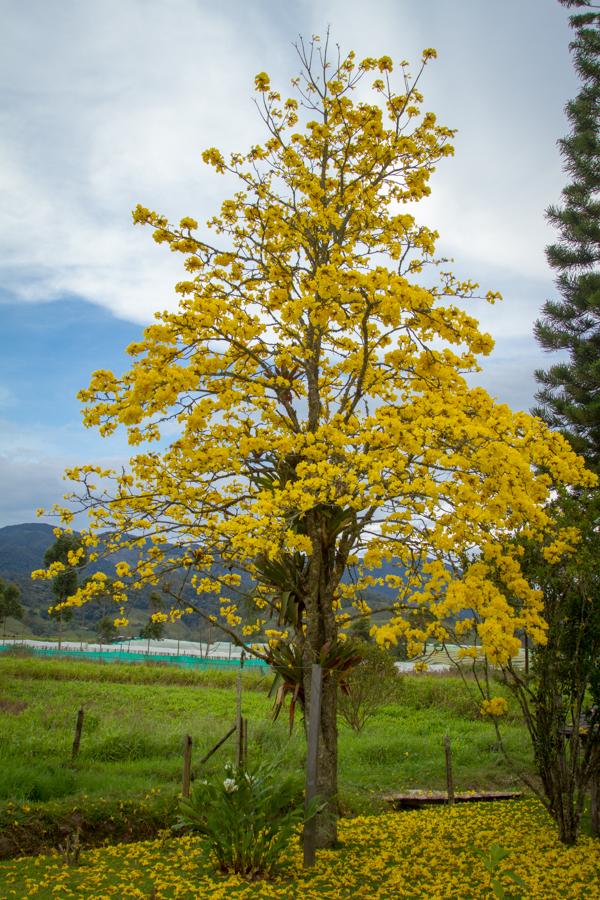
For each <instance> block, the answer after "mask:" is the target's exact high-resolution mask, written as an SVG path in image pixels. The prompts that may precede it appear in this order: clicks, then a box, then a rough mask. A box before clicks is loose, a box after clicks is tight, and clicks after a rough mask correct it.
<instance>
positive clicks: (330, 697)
mask: <svg viewBox="0 0 600 900" xmlns="http://www.w3.org/2000/svg"><path fill="white" fill-rule="evenodd" d="M310 674H311V673H310V667H306V666H305V673H304V691H305V697H306V709H305V719H304V720H305V724H306V722H308V717H309V712H310V685H309V682H310ZM337 738H338V734H337V685H336V680H335V678H332V677H331V676H328V675H327V673H326V672H325V671H324V672H323V689H322V693H321V722H320V728H319V747H318V753H317V796H318V800H319V806H322V805H324V808H323V809H322V810H321V811H320V812H319V813H318V814H317V816H316V846H317V848H320V849H323V848H325V847H332V846H333V845H334V844H335V843H336V841H337V817H338V804H337Z"/></svg>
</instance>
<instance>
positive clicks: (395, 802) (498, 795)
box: [383, 791, 522, 809]
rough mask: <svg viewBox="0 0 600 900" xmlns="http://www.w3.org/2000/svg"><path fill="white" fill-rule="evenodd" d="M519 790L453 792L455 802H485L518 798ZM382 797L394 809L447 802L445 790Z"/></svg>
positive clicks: (409, 792)
mask: <svg viewBox="0 0 600 900" xmlns="http://www.w3.org/2000/svg"><path fill="white" fill-rule="evenodd" d="M521 796H522V794H521V792H520V791H464V792H458V793H456V794H454V802H455V803H485V802H491V801H496V800H518V799H519V797H521ZM383 799H384V800H385V802H386V803H389V804H390V805H391V806H393V808H394V809H422V808H423V807H425V806H435V805H441V804H443V803H448V794H447V793H446V791H408V792H407V793H406V794H386V795H385V796H384V797H383Z"/></svg>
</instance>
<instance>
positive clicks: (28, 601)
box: [0, 522, 403, 634]
mask: <svg viewBox="0 0 600 900" xmlns="http://www.w3.org/2000/svg"><path fill="white" fill-rule="evenodd" d="M54 540H55V537H54V530H53V526H52V525H46V524H43V523H39V522H28V523H25V524H23V525H7V526H5V527H4V528H0V577H2V578H5V579H7V580H9V581H13V582H15V583H16V584H17V585H18V586H19V588H20V590H21V603H22V604H23V606H24V607H25V609H26V612H27V615H26V619H25V623H26V625H27V627H28V628H30V629H31V631H32V633H33V634H46V633H53V632H54V631H55V629H56V626H55V623H54V622H53V621H52V620H50V619H49V617H48V612H47V610H48V607H49V606H51V604H52V602H53V595H52V590H51V586H50V583H49V582H47V581H32V580H31V577H30V576H31V572H32V571H33V570H34V569H41V568H44V554H45V552H46V550H47V549H48V547H50V545H51V544H53V543H54ZM137 558H138V554H137V551H136V550H132V549H127V548H125V549H123V550H122V551H121V552H120V553H118V554H114V555H113V556H112V557H111V559H110V560H98V561H96V562H94V563H92V564H90V565H89V566H87V567H86V569H85V573H84V577H85V576H87V575H90V574H92V573H93V572H98V571H103V572H105V573H106V574H107V575H114V565H115V563H116V562H118V561H120V560H125V561H127V562H128V563H130V565H132V566H135V564H136V562H137ZM220 568H221V567H220V566H216V569H217V570H219V569H220ZM371 574H372V575H373V576H375V577H377V576H379V577H382V576H385V575H388V574H394V575H402V574H403V569H402V567H399V566H397V565H394V564H393V563H385V564H384V565H383V566H382V567H381V569H379V570H376V571H373V572H371ZM172 580H176V576H173V578H172ZM344 580H345V581H350V580H351V576H350V574H347V575H346V577H345V579H344ZM251 586H252V585H251V582H250V580H249V579H248V577H247V576H246V577H245V578H244V580H243V588H244V589H246V590H250V589H251ZM152 590H153V588H152V587H151V586H148V587H146V588H144V589H142V590H141V591H139V592H132V593H131V596H130V603H129V609H130V613H132V614H133V616H134V618H136V620H138V621H139V622H144V621H146V620H147V616H148V601H149V596H150V593H151V591H152ZM186 591H189V596H190V599H191V598H192V597H193V589H192V588H190V587H189V586H188V587H187V588H186ZM395 595H396V591H394V590H392V589H391V588H388V587H387V586H385V585H384V586H383V587H377V588H371V589H369V590H367V591H365V599H366V600H367V602H368V603H369V604H370V605H371V607H372V608H373V610H374V611H376V610H377V609H378V608H379V607H381V606H385V605H387V604H389V603H390V601H391V600H392V599H393V598H394V596H395ZM204 602H205V604H206V606H207V611H209V610H208V607H213V608H212V609H210V612H215V613H216V612H217V611H218V605H219V604H218V601H217V598H216V597H214V598H209V597H206V598H205V601H204ZM105 614H106V610H102V609H101V608H95V606H94V604H92V605H91V606H90V607H89V608H88V607H86V608H84V609H83V610H82V611H81V613H79V612H78V613H77V616H78V617H79V618H81V619H82V621H83V622H87V623H88V624H87V626H86V627H90V628H93V626H94V622H95V621H96V620H97V619H99V618H101V617H102V615H105ZM186 621H187V620H186Z"/></svg>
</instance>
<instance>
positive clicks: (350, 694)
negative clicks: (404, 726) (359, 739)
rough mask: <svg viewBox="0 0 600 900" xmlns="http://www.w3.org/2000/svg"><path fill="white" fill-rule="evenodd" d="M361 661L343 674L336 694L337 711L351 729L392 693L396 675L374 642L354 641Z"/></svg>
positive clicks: (384, 652) (359, 727)
mask: <svg viewBox="0 0 600 900" xmlns="http://www.w3.org/2000/svg"><path fill="white" fill-rule="evenodd" d="M357 649H358V652H359V653H360V655H361V661H360V662H359V664H358V665H357V666H355V667H354V668H353V669H351V671H350V672H349V673H348V675H347V676H346V679H345V681H344V685H343V688H340V693H339V697H338V713H339V715H340V716H341V718H342V719H343V720H344V721H345V722H347V723H348V725H350V727H351V728H353V729H354V731H361V730H362V728H363V727H364V724H365V722H366V721H367V719H369V718H370V717H371V716H373V715H374V714H375V713H376V712H377V710H378V709H379V708H380V707H381V706H384V705H385V704H386V703H389V702H390V701H391V700H393V699H394V696H395V695H396V692H397V688H398V682H399V679H400V676H399V674H398V670H397V668H396V666H395V664H394V660H393V658H392V656H391V655H390V653H389V652H388V651H387V650H384V649H383V647H380V646H378V645H377V644H367V643H364V642H362V641H361V642H360V643H359V644H358V645H357Z"/></svg>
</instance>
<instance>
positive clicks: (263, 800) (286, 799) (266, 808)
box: [179, 762, 305, 879]
mask: <svg viewBox="0 0 600 900" xmlns="http://www.w3.org/2000/svg"><path fill="white" fill-rule="evenodd" d="M277 771H278V764H277V763H276V762H274V763H269V764H265V763H261V764H260V765H259V766H258V767H256V768H254V769H244V768H243V767H240V768H237V769H236V768H234V767H233V766H232V765H231V764H228V765H227V766H226V767H225V775H226V777H225V778H224V779H223V778H222V777H213V778H212V779H210V780H205V781H201V782H198V781H196V782H195V785H194V792H193V795H192V797H191V799H189V800H182V802H181V817H180V821H179V827H186V826H187V827H189V828H190V829H191V830H192V831H195V832H198V833H199V834H202V835H204V836H205V837H206V838H207V839H208V846H209V848H210V850H211V851H212V852H213V853H214V854H215V856H216V858H217V862H218V864H219V868H220V869H221V871H223V872H236V873H238V874H239V875H242V876H243V877H244V878H248V879H254V878H259V877H263V878H269V877H271V876H272V875H274V874H275V872H276V871H277V870H278V869H279V868H280V866H281V865H282V863H283V862H284V851H285V849H286V847H287V846H288V844H289V843H290V840H291V839H292V837H293V836H294V834H295V832H296V830H297V827H298V826H299V825H300V824H301V823H302V822H303V821H304V820H305V817H304V810H303V804H302V793H301V789H300V784H299V782H298V779H297V778H294V777H291V776H289V775H288V776H287V777H285V778H284V777H281V776H280V775H278V774H277Z"/></svg>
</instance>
